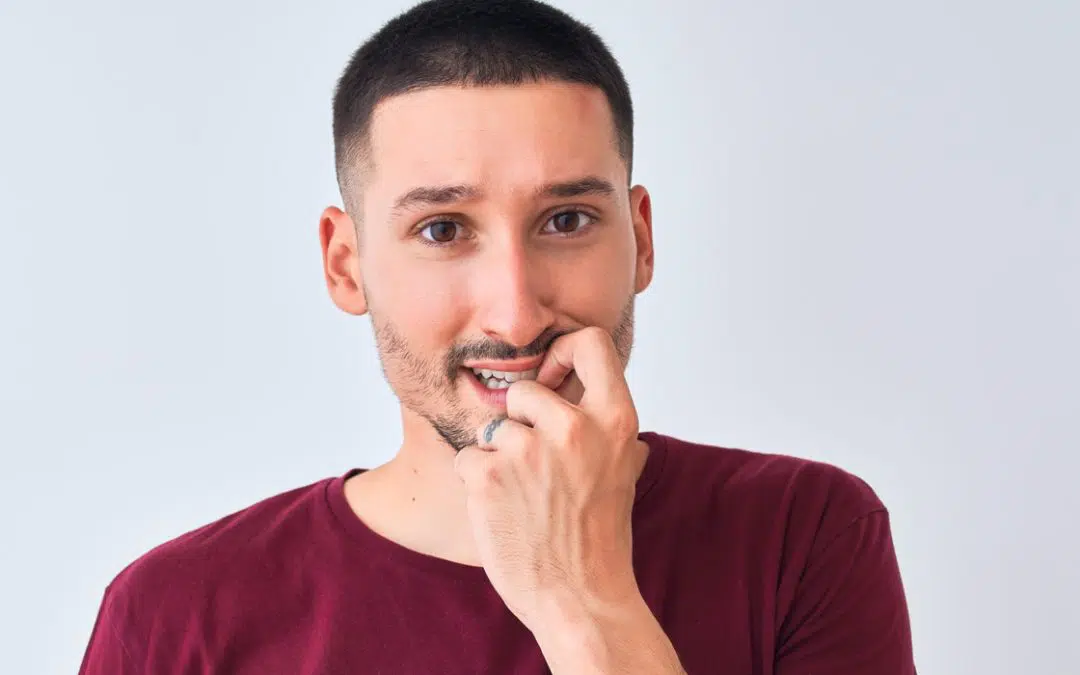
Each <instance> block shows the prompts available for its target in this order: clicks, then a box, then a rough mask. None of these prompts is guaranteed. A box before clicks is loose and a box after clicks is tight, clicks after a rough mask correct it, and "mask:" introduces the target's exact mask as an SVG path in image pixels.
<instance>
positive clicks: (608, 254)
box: [552, 239, 635, 328]
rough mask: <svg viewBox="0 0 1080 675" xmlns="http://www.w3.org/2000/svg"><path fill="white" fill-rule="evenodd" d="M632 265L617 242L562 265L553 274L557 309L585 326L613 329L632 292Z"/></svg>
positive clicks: (629, 254)
mask: <svg viewBox="0 0 1080 675" xmlns="http://www.w3.org/2000/svg"><path fill="white" fill-rule="evenodd" d="M634 262H635V261H634V255H633V249H632V247H629V246H627V245H626V244H625V242H623V241H622V240H621V239H620V240H619V241H618V242H605V245H603V246H596V247H594V248H593V249H591V250H590V251H588V253H587V254H586V255H582V256H580V257H577V258H574V259H570V260H567V261H565V262H563V263H561V264H560V266H559V267H560V269H558V270H557V271H556V272H555V273H554V274H553V275H552V278H553V279H554V281H553V283H554V284H555V293H554V297H555V298H556V302H557V304H558V306H559V309H560V310H561V311H562V312H564V313H566V314H568V315H570V316H572V317H574V319H575V320H577V321H579V322H581V323H584V324H589V325H599V326H604V327H608V328H612V327H614V325H615V324H616V323H617V322H618V320H619V317H620V316H621V313H622V310H623V308H624V307H625V305H626V301H627V298H628V297H630V295H631V294H633V292H634V275H635V267H634Z"/></svg>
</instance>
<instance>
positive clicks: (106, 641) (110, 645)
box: [79, 593, 139, 675]
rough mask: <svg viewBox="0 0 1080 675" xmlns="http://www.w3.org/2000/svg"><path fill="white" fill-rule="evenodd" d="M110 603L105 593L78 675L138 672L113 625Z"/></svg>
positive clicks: (129, 674) (132, 674)
mask: <svg viewBox="0 0 1080 675" xmlns="http://www.w3.org/2000/svg"><path fill="white" fill-rule="evenodd" d="M110 605H111V603H110V602H109V595H108V593H106V596H105V599H104V600H103V601H102V603H101V608H100V609H99V610H98V615H97V620H96V621H95V622H94V629H93V631H92V632H91V633H90V643H89V645H87V647H86V653H85V654H84V655H83V660H82V666H81V667H80V668H79V675H136V674H137V673H138V672H139V671H138V670H137V669H136V668H135V665H134V663H133V661H132V660H131V656H130V654H128V651H127V648H126V647H125V646H124V643H123V640H122V639H121V637H120V634H119V633H118V632H117V631H116V628H115V626H114V625H113V617H112V613H111V611H110Z"/></svg>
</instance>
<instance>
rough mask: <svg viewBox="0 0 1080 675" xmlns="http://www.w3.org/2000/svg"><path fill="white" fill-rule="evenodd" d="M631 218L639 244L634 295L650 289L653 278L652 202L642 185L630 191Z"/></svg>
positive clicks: (635, 238)
mask: <svg viewBox="0 0 1080 675" xmlns="http://www.w3.org/2000/svg"><path fill="white" fill-rule="evenodd" d="M630 217H631V218H632V220H633V223H634V241H635V242H636V243H637V262H636V270H635V271H636V273H637V274H636V276H635V277H634V293H640V292H642V291H644V290H645V289H646V288H648V287H649V284H650V283H652V277H653V232H652V200H651V199H650V198H649V191H648V190H646V189H645V188H644V187H643V186H641V185H635V186H634V187H633V188H631V189H630Z"/></svg>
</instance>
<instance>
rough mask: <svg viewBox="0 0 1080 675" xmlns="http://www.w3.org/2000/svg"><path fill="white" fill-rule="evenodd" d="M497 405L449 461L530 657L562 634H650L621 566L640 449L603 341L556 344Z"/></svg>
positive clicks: (618, 366) (644, 451)
mask: <svg viewBox="0 0 1080 675" xmlns="http://www.w3.org/2000/svg"><path fill="white" fill-rule="evenodd" d="M575 375H576V378H575ZM557 392H558V393H557ZM560 394H561V395H560ZM567 399H569V400H567ZM506 407H507V414H508V418H507V419H497V420H493V421H492V422H491V423H489V424H487V425H485V427H484V428H483V429H481V430H479V437H480V442H479V446H478V447H469V448H465V449H463V450H462V451H461V452H460V453H459V454H458V457H457V460H456V466H457V470H458V473H459V475H460V476H461V478H462V480H463V481H464V482H465V484H466V487H467V491H468V511H469V517H470V519H471V521H472V524H473V532H474V534H475V537H476V542H477V547H478V549H479V555H480V559H481V562H482V564H483V566H484V569H485V571H486V572H487V575H488V578H489V579H490V580H491V583H492V585H493V586H494V587H495V590H496V591H497V592H498V593H499V595H500V596H501V597H502V598H503V600H504V602H506V605H507V607H509V608H510V611H512V612H513V613H514V615H515V616H517V617H518V618H519V619H520V620H521V622H522V623H523V624H525V626H526V627H528V628H529V629H530V630H531V631H532V632H533V633H534V635H536V636H537V638H538V641H539V642H540V644H541V647H544V643H545V640H546V639H548V638H549V637H550V641H549V644H554V643H555V642H556V641H558V643H559V644H560V645H566V643H565V639H566V638H565V634H566V633H568V632H569V633H571V634H577V635H580V636H583V637H582V640H583V641H587V642H590V643H597V642H605V641H607V640H608V639H609V638H610V637H611V636H609V635H607V634H606V633H605V632H604V631H603V630H601V625H604V626H612V627H614V626H616V625H620V630H622V631H623V633H624V637H625V629H626V628H628V627H629V626H630V625H631V624H632V625H634V626H636V627H638V628H640V627H641V626H646V627H647V628H646V629H647V630H648V631H650V632H652V633H655V632H656V631H659V626H658V625H656V624H655V622H654V620H653V617H652V616H651V614H650V613H649V611H648V607H647V606H646V605H645V603H644V600H643V599H642V597H641V592H640V590H639V589H638V586H637V580H636V579H635V577H634V569H633V563H632V542H631V526H630V516H631V510H632V507H633V502H634V495H635V490H636V485H637V479H638V477H639V476H640V475H641V471H642V469H643V467H644V465H645V459H646V456H647V455H648V447H647V446H646V445H645V443H643V442H641V441H639V440H638V438H637V435H638V418H637V412H636V410H635V409H634V403H633V401H632V400H631V398H630V391H629V388H628V387H627V384H626V380H625V379H624V377H623V364H622V363H621V361H620V359H619V356H618V353H617V352H616V350H615V347H614V345H613V343H612V341H611V338H610V336H609V335H608V334H607V333H605V332H604V331H602V330H600V329H596V328H587V329H583V330H580V331H577V332H575V333H571V334H569V335H565V336H563V337H562V338H559V339H558V340H556V341H555V342H554V343H553V344H552V346H551V348H550V349H549V351H548V354H547V357H546V358H545V360H544V362H543V364H541V366H540V370H539V373H538V375H537V379H536V381H527V380H522V381H518V382H515V383H514V384H512V385H511V386H510V388H509V389H508V390H507V398H506ZM631 619H632V621H631ZM650 621H653V623H652V624H651V625H650V624H649V622H650ZM609 632H610V631H609ZM555 634H559V636H558V637H557V638H556V636H555ZM660 634H661V635H662V631H660ZM596 646H597V645H596V644H590V645H584V644H577V645H566V650H564V651H566V652H569V651H580V653H582V654H584V653H585V652H589V651H592V650H593V648H594V647H596ZM607 646H608V647H611V646H612V645H607ZM668 647H670V643H668ZM552 648H553V649H554V647H552ZM579 648H580V649H579ZM560 649H562V648H561V647H560ZM546 651H547V650H545V655H547V653H546ZM583 658H588V659H592V658H593V657H591V656H590V657H583ZM550 662H551V658H549V664H550ZM580 672H585V671H580Z"/></svg>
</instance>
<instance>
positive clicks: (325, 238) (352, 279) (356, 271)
mask: <svg viewBox="0 0 1080 675" xmlns="http://www.w3.org/2000/svg"><path fill="white" fill-rule="evenodd" d="M319 244H320V245H321V247H322V258H323V276H324V277H325V279H326V289H327V290H328V291H329V292H330V299H331V300H333V301H334V304H335V305H337V306H338V309H340V310H341V311H343V312H347V313H349V314H354V315H356V316H361V315H363V314H366V313H367V298H366V297H364V283H363V278H362V277H361V273H360V257H359V256H358V255H357V242H356V227H355V226H354V225H353V221H352V218H350V217H349V214H347V213H345V212H344V211H342V210H341V209H339V208H338V207H336V206H328V207H327V208H326V209H324V210H323V212H322V217H321V218H320V219H319Z"/></svg>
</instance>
